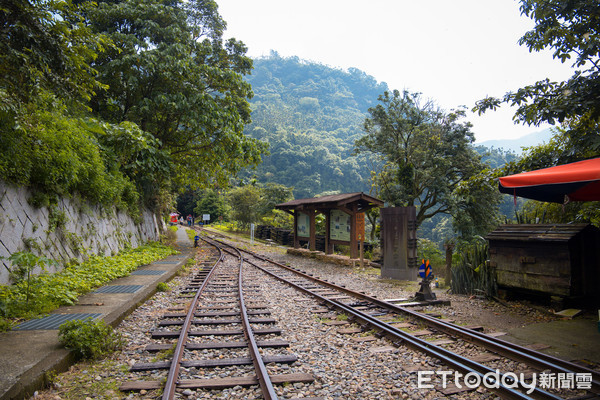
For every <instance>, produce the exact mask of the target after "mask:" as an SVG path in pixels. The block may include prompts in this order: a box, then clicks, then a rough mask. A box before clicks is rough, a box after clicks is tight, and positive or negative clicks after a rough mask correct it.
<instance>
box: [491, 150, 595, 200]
mask: <svg viewBox="0 0 600 400" xmlns="http://www.w3.org/2000/svg"><path fill="white" fill-rule="evenodd" d="M499 189H500V192H502V193H507V194H512V195H514V196H519V197H525V198H528V199H533V200H539V201H548V202H552V203H567V202H569V201H600V158H593V159H591V160H584V161H578V162H574V163H571V164H564V165H558V166H556V167H550V168H544V169H538V170H535V171H529V172H523V173H521V174H515V175H509V176H505V177H502V178H500V183H499Z"/></svg>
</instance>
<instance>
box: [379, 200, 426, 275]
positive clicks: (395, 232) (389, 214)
mask: <svg viewBox="0 0 600 400" xmlns="http://www.w3.org/2000/svg"><path fill="white" fill-rule="evenodd" d="M416 228H417V223H416V208H415V207H388V208H382V209H381V242H382V243H381V247H382V252H383V267H382V268H381V277H382V278H391V279H402V280H411V281H416V280H417V275H418V261H417V229H416Z"/></svg>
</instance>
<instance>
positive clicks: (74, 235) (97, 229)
mask: <svg viewBox="0 0 600 400" xmlns="http://www.w3.org/2000/svg"><path fill="white" fill-rule="evenodd" d="M30 196H31V193H30V191H29V190H27V189H25V188H17V187H13V186H10V185H7V184H5V183H3V182H0V256H1V257H8V256H10V255H11V254H12V253H15V252H18V251H30V252H32V253H34V254H37V255H44V256H46V257H48V258H52V259H54V260H57V261H58V262H59V263H60V264H64V263H65V262H68V261H70V260H72V259H76V260H83V259H85V258H86V256H88V255H105V256H109V255H112V254H116V253H118V252H119V251H120V250H121V249H123V248H124V247H125V245H126V244H129V245H131V247H137V246H139V245H141V244H143V243H145V242H147V241H149V240H158V238H159V233H160V230H161V229H162V225H163V224H162V223H160V221H159V220H157V218H156V216H155V215H154V214H153V213H152V212H150V211H148V210H146V211H144V212H143V215H142V220H141V222H140V223H136V222H135V221H134V220H133V219H132V218H131V217H130V216H129V215H127V214H126V213H124V212H119V211H117V210H116V209H115V208H113V209H111V210H107V209H105V208H103V207H99V206H96V205H91V204H89V203H87V202H82V201H78V200H76V199H61V200H60V201H59V202H58V204H57V206H55V207H51V208H48V207H43V208H35V207H32V206H31V205H30V204H29V203H28V202H27V200H28V198H29V197H30ZM159 224H160V225H159ZM159 226H160V227H161V228H160V229H159ZM5 266H8V267H10V262H8V261H7V260H0V284H6V283H8V270H7V269H6V268H5ZM55 270H56V269H54V270H52V271H55ZM38 272H39V271H38Z"/></svg>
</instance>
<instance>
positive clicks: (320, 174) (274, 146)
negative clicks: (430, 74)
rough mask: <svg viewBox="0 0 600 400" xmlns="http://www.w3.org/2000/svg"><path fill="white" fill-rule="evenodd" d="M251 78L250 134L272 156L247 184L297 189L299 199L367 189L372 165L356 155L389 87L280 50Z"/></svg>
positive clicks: (248, 174)
mask: <svg viewBox="0 0 600 400" xmlns="http://www.w3.org/2000/svg"><path fill="white" fill-rule="evenodd" d="M246 79H247V81H248V82H249V83H250V84H251V85H252V89H253V91H254V97H253V99H252V100H251V106H252V123H251V124H249V125H248V126H247V127H246V130H245V132H246V134H248V135H250V136H252V137H253V138H256V139H260V140H262V141H265V142H268V143H269V151H270V154H269V155H266V156H264V157H263V161H262V163H261V164H260V165H258V166H257V167H256V169H252V170H247V171H246V172H245V173H244V174H242V175H241V176H242V177H243V178H244V182H246V183H248V182H250V181H251V180H252V179H253V178H256V180H257V181H258V182H259V183H262V184H264V183H268V182H273V183H277V184H281V185H284V186H287V187H292V188H293V192H294V197H295V198H305V197H313V196H314V195H318V194H324V192H356V191H365V192H366V191H368V185H367V180H366V178H368V177H369V168H370V166H371V165H370V163H369V160H368V159H367V157H364V156H355V155H352V154H351V153H352V149H353V146H354V141H355V140H356V139H358V138H359V137H360V136H362V134H363V133H362V126H361V125H362V123H363V121H364V118H365V115H366V111H367V109H368V108H369V107H371V106H373V105H374V104H375V102H376V100H377V95H378V94H380V93H381V92H383V91H384V90H386V89H387V86H386V85H385V84H384V83H378V82H377V81H376V80H375V78H373V77H372V76H369V75H367V74H365V73H364V72H362V71H360V70H358V69H356V68H350V69H349V70H348V71H342V70H339V69H333V68H331V67H328V66H325V65H321V64H318V63H314V62H309V61H304V60H300V59H299V58H298V57H290V58H283V57H280V56H279V55H278V54H277V53H275V52H274V53H272V54H271V56H270V57H267V58H260V59H257V60H255V61H254V71H253V72H252V75H249V76H248V77H247V78H246Z"/></svg>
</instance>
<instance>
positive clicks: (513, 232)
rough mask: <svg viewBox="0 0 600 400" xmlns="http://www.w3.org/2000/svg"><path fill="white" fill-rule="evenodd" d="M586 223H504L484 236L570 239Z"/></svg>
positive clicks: (517, 239) (554, 239) (520, 239)
mask: <svg viewBox="0 0 600 400" xmlns="http://www.w3.org/2000/svg"><path fill="white" fill-rule="evenodd" d="M587 227H591V225H588V224H506V225H500V226H499V227H498V228H497V229H496V230H495V231H493V232H491V233H489V234H488V235H487V236H486V239H488V240H514V241H549V242H551V241H555V242H565V241H569V240H571V239H572V238H573V237H574V236H576V235H578V234H579V233H580V232H581V231H583V230H584V229H586V228H587Z"/></svg>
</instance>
